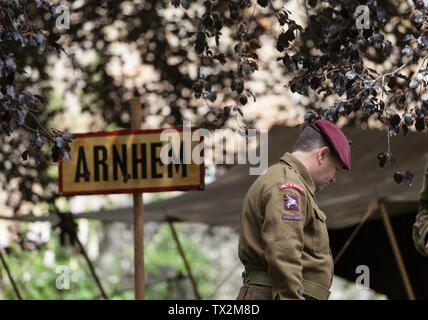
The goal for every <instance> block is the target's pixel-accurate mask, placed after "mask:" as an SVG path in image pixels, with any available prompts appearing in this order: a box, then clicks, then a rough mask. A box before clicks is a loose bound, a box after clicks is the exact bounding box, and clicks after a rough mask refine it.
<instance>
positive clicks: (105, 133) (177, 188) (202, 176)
mask: <svg viewBox="0 0 428 320" xmlns="http://www.w3.org/2000/svg"><path fill="white" fill-rule="evenodd" d="M197 129H199V128H191V130H190V131H191V132H192V131H195V130H197ZM164 130H176V131H178V132H182V131H183V128H182V127H179V128H165V129H144V130H116V131H98V132H87V133H75V134H74V135H75V136H76V138H87V137H108V136H121V135H128V134H150V133H160V132H162V131H164ZM203 141H204V136H201V139H200V142H203ZM201 156H202V157H204V149H202V154H201ZM62 161H63V160H62V157H60V158H59V168H58V170H59V177H58V189H59V194H60V195H62V196H76V195H94V194H123V193H144V192H164V191H188V190H204V189H205V165H204V162H202V163H201V164H200V165H199V168H200V181H201V184H200V185H191V186H174V187H156V188H138V189H119V190H118V189H109V190H100V191H86V192H84V193H82V192H79V191H72V192H63V188H62V183H63V180H62Z"/></svg>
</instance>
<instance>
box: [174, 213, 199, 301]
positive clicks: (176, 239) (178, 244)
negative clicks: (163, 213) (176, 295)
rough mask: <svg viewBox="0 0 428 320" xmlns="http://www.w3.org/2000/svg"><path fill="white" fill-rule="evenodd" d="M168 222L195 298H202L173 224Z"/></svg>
mask: <svg viewBox="0 0 428 320" xmlns="http://www.w3.org/2000/svg"><path fill="white" fill-rule="evenodd" d="M168 224H169V227H170V229H171V232H172V235H173V237H174V240H175V243H176V244H177V248H178V251H179V252H180V255H181V258H183V261H184V265H185V267H186V270H187V274H188V275H189V278H190V281H191V282H192V286H193V291H194V292H195V296H196V299H197V300H202V298H201V295H200V294H199V291H198V286H197V285H196V281H195V278H193V275H192V271H191V269H190V265H189V262H188V261H187V259H186V256H185V255H184V251H183V248H182V247H181V244H180V241H179V240H178V236H177V232H176V231H175V228H174V225H173V223H172V221H171V220H170V219H168Z"/></svg>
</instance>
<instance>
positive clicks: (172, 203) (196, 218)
mask: <svg viewBox="0 0 428 320" xmlns="http://www.w3.org/2000/svg"><path fill="white" fill-rule="evenodd" d="M343 131H344V132H345V134H346V136H347V137H348V139H350V140H351V141H352V144H353V147H352V149H351V152H352V171H350V172H347V171H344V172H341V173H339V174H338V176H337V182H336V183H335V184H332V185H330V186H329V188H327V189H326V190H325V191H323V192H322V193H321V194H319V195H318V197H317V199H318V203H319V206H320V207H321V208H322V209H323V211H324V212H325V213H326V214H327V217H328V218H327V226H328V228H329V233H330V243H331V247H332V252H333V255H335V254H337V253H338V252H339V250H340V248H341V247H342V246H343V244H344V243H345V242H346V240H347V239H348V237H349V235H350V234H351V233H352V231H353V230H354V228H355V226H356V225H357V224H358V223H359V222H360V220H361V218H362V217H363V215H364V214H365V213H366V211H367V208H368V205H369V203H370V202H371V201H372V200H373V199H374V198H383V199H384V200H385V203H386V209H387V212H388V214H389V216H390V219H391V223H392V228H393V230H394V233H395V235H396V237H397V241H398V244H399V248H400V251H401V254H402V256H403V260H404V264H405V267H406V269H407V272H408V274H409V278H410V282H411V285H412V287H413V290H414V292H415V295H416V298H418V299H428V277H426V273H427V271H428V258H424V257H422V256H420V255H419V254H418V253H417V252H416V250H415V248H414V246H413V243H412V239H411V231H412V230H411V226H412V224H413V222H414V219H415V215H416V210H417V197H418V193H419V190H420V188H421V184H422V177H423V169H424V162H425V161H426V159H428V135H427V134H426V133H425V132H422V133H414V132H409V133H408V134H407V136H406V137H403V136H402V135H398V136H394V137H392V138H391V142H390V143H391V151H392V152H393V154H394V156H395V158H396V159H397V169H399V170H410V171H412V172H413V173H414V175H415V178H414V181H413V186H412V187H411V188H408V187H406V186H404V185H403V184H396V183H395V182H394V181H393V180H392V175H393V173H394V169H393V168H392V167H391V165H390V164H389V163H387V164H386V165H385V168H383V169H380V168H379V167H378V165H377V159H376V155H377V154H378V153H379V152H383V151H386V150H387V133H386V131H381V130H368V129H367V130H362V129H356V128H344V129H343ZM299 132H300V130H299V129H298V128H294V127H284V126H274V127H273V128H272V129H271V130H270V131H269V144H268V147H269V148H268V151H269V164H270V165H271V164H274V163H276V162H277V161H278V160H279V158H280V157H281V155H282V154H283V153H284V152H285V151H287V150H291V148H292V146H293V143H294V141H295V140H296V137H297V135H298V134H299ZM256 178H257V176H251V175H249V166H248V165H235V166H234V167H232V168H231V169H229V170H227V171H226V173H225V174H224V175H223V176H221V177H219V178H218V179H217V180H216V181H215V182H213V183H211V184H209V185H206V188H205V190H204V191H201V192H188V193H185V194H183V195H181V196H179V197H175V198H172V199H168V200H164V201H159V202H154V203H150V204H148V205H146V206H145V221H159V222H161V221H166V220H168V219H172V220H175V221H183V222H193V223H204V224H208V225H213V226H228V227H232V228H234V229H235V230H238V229H239V219H240V205H241V200H242V199H243V197H244V195H245V193H246V191H247V190H248V188H249V186H250V185H251V183H252V182H253V181H254V180H255V179H256ZM132 216H133V215H132V207H129V208H121V209H115V210H111V211H99V212H91V213H86V214H79V215H76V218H79V217H80V218H93V219H100V220H103V221H119V222H126V223H132ZM31 219H37V220H39V219H40V218H39V217H37V218H36V217H30V216H29V217H22V220H24V221H31ZM45 219H46V220H51V219H53V217H46V218H45ZM358 265H367V266H369V268H370V270H371V288H373V289H374V290H376V291H378V292H381V293H384V294H386V295H387V296H389V297H390V298H395V299H400V298H403V299H405V298H406V293H405V291H404V289H403V284H402V281H401V279H400V274H399V273H398V269H397V265H396V262H395V260H394V257H393V255H392V251H391V248H390V246H389V243H388V238H387V236H386V233H385V228H384V227H383V224H382V221H381V220H380V218H379V212H378V210H376V211H375V212H373V214H372V215H371V218H370V220H369V221H368V222H367V223H366V224H365V225H364V226H363V227H362V228H361V231H360V232H359V234H358V235H357V236H356V237H355V238H354V240H353V241H352V243H351V245H350V246H349V247H348V248H347V251H346V252H345V254H344V255H343V256H342V257H341V259H340V261H339V263H338V264H337V265H336V268H335V274H336V275H338V276H342V277H344V278H346V279H348V280H351V281H355V279H356V277H357V276H358V275H357V274H356V273H355V270H356V267H357V266H358Z"/></svg>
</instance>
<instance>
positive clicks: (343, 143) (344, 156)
mask: <svg viewBox="0 0 428 320" xmlns="http://www.w3.org/2000/svg"><path fill="white" fill-rule="evenodd" d="M311 127H312V128H314V129H315V130H317V131H318V132H319V133H321V135H322V136H323V137H324V139H325V140H327V142H328V144H329V145H330V147H331V148H332V149H333V151H334V153H335V154H336V155H337V157H338V158H339V160H340V161H341V162H342V164H343V168H344V169H346V170H351V148H350V146H349V142H348V139H346V137H345V135H344V134H343V132H342V130H340V129H339V128H338V127H337V126H336V125H335V124H334V123H333V122H331V121H328V120H317V121H315V122H314V123H313V124H312V125H311Z"/></svg>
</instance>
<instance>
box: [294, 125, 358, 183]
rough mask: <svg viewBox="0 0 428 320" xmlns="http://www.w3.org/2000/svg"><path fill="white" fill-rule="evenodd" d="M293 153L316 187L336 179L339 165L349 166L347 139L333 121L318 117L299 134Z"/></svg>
mask: <svg viewBox="0 0 428 320" xmlns="http://www.w3.org/2000/svg"><path fill="white" fill-rule="evenodd" d="M293 155H294V156H295V157H296V158H297V159H299V160H300V161H301V162H302V163H303V164H304V165H305V167H306V168H307V169H308V171H309V173H310V175H311V176H312V179H313V180H314V183H315V186H316V189H317V191H321V190H322V189H324V188H325V187H326V186H328V185H329V183H330V182H335V181H336V173H337V171H339V170H340V169H341V168H344V169H347V170H350V169H351V152H350V147H349V143H348V140H347V139H346V137H345V135H344V134H343V133H342V131H341V130H340V129H339V128H338V127H336V125H334V124H333V123H332V122H330V121H327V120H317V121H315V122H314V123H313V124H312V125H311V126H308V127H307V128H305V129H304V130H303V131H302V132H301V134H300V135H299V137H298V139H297V141H296V144H295V145H294V148H293Z"/></svg>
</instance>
